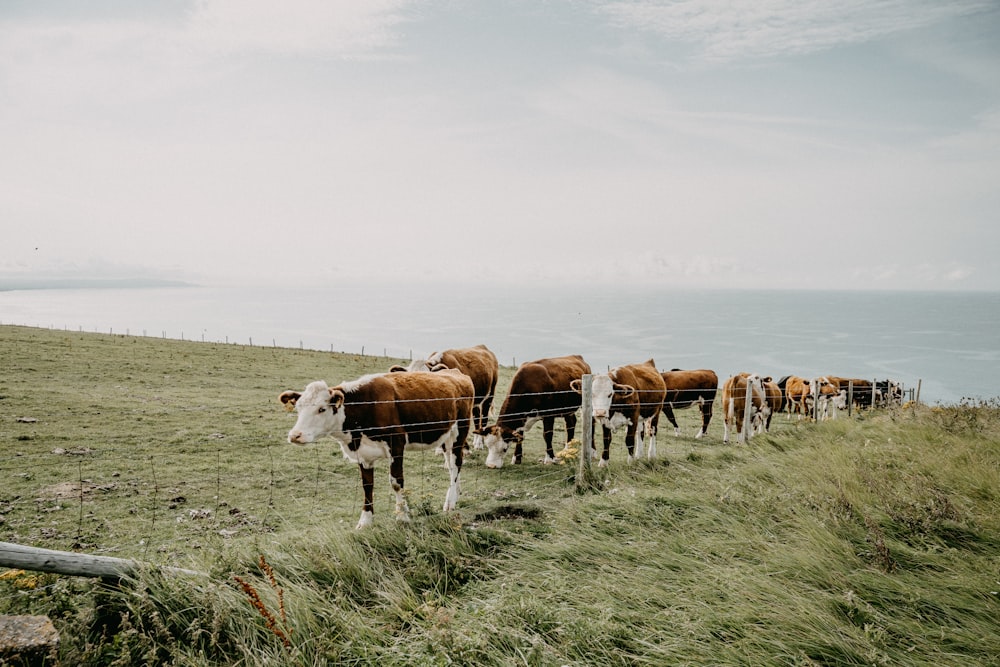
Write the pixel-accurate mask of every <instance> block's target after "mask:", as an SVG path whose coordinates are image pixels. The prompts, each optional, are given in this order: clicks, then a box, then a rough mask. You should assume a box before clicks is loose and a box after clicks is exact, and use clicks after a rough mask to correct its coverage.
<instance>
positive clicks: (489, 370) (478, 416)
mask: <svg viewBox="0 0 1000 667" xmlns="http://www.w3.org/2000/svg"><path fill="white" fill-rule="evenodd" d="M444 368H454V369H456V370H459V371H462V372H463V373H465V374H466V375H468V376H469V378H471V379H472V385H473V386H474V387H475V388H476V396H475V400H474V401H473V403H472V432H473V433H474V434H475V435H474V436H473V439H472V444H473V446H474V447H475V448H476V449H482V447H483V436H484V430H485V429H486V422H487V420H488V419H489V417H490V408H491V407H492V406H493V397H494V395H495V393H496V388H497V378H498V377H499V375H500V373H499V369H500V366H499V364H498V363H497V357H496V355H495V354H493V352H492V351H491V350H490V349H489V348H488V347H486V346H485V345H476V346H475V347H465V348H459V349H455V350H445V351H444V352H435V353H434V354H432V355H431V356H429V357H428V358H427V359H415V360H414V361H412V362H410V365H409V366H393V367H392V368H390V369H389V370H390V371H393V372H399V371H439V370H441V369H444Z"/></svg>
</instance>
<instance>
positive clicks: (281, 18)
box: [188, 0, 411, 57]
mask: <svg viewBox="0 0 1000 667" xmlns="http://www.w3.org/2000/svg"><path fill="white" fill-rule="evenodd" d="M410 4H411V2H410V1H408V0H365V1H364V2H356V1H355V0H286V1H284V2H271V1H270V0H200V1H199V2H198V4H197V6H196V8H195V10H194V12H193V13H192V15H191V18H190V23H189V26H188V29H189V37H191V38H192V39H193V40H194V41H195V42H197V43H198V44H200V45H201V46H202V47H203V48H207V49H209V50H212V51H221V52H261V53H269V54H282V55H329V56H337V57H363V56H370V55H371V54H373V53H374V52H377V51H379V50H383V49H387V48H390V47H392V46H393V45H394V44H395V43H396V42H397V41H398V39H399V33H398V32H397V28H398V27H399V26H400V24H402V23H404V22H405V21H406V20H407V19H406V16H405V10H406V8H407V6H408V5H410Z"/></svg>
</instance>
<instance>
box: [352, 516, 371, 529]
mask: <svg viewBox="0 0 1000 667" xmlns="http://www.w3.org/2000/svg"><path fill="white" fill-rule="evenodd" d="M373 518H374V515H373V514H372V513H371V512H362V513H361V518H360V519H358V525H357V526H355V529H356V530H361V529H362V528H367V527H368V526H370V525H372V519H373Z"/></svg>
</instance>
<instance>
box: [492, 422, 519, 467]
mask: <svg viewBox="0 0 1000 667" xmlns="http://www.w3.org/2000/svg"><path fill="white" fill-rule="evenodd" d="M484 444H485V445H486V467H487V468H502V467H503V455H504V454H506V453H507V450H508V449H510V447H511V445H515V444H517V432H516V431H510V430H508V429H501V428H500V427H499V426H493V427H491V428H490V429H489V431H487V432H486V437H485V438H484Z"/></svg>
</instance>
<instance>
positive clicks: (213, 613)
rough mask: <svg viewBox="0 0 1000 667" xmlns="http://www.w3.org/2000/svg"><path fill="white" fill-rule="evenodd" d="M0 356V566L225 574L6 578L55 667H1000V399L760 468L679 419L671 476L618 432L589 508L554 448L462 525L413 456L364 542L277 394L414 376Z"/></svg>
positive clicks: (260, 355) (98, 340)
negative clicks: (87, 565) (293, 432)
mask: <svg viewBox="0 0 1000 667" xmlns="http://www.w3.org/2000/svg"><path fill="white" fill-rule="evenodd" d="M472 342H478V341H472ZM487 343H488V341H487ZM0 359H3V374H2V375H0V448H2V451H3V453H4V455H5V456H4V458H3V460H2V462H0V517H2V519H0V540H4V541H14V542H19V543H23V544H29V545H37V546H43V547H48V548H56V549H74V548H75V549H79V550H82V551H85V552H88V553H100V554H113V555H118V556H127V557H136V558H141V559H143V560H146V561H149V562H152V563H156V564H165V565H179V566H181V567H185V568H189V569H195V570H198V571H201V572H204V573H206V574H207V575H208V576H205V577H177V576H161V575H159V574H157V573H156V572H155V571H150V572H147V573H144V574H143V575H141V576H140V577H139V579H140V581H137V582H130V583H129V584H126V585H124V586H122V587H121V588H108V587H105V586H102V585H100V584H99V583H95V582H92V581H89V580H84V579H79V578H73V577H60V576H55V575H40V576H32V575H30V573H25V574H18V573H11V574H10V575H7V576H4V575H3V574H2V573H0V612H2V613H44V614H48V615H49V616H50V617H52V618H53V620H54V621H55V623H56V624H57V627H58V628H59V630H60V633H61V636H62V643H61V648H60V652H61V655H60V658H61V660H62V662H63V663H64V664H83V665H108V664H141V663H150V664H179V665H217V664H245V665H272V664H289V665H302V664H306V665H309V664H328V663H334V664H340V663H343V664H362V665H367V664H378V665H424V664H431V665H437V664H441V665H444V664H461V665H511V664H526V665H664V664H668V665H883V664H884V665H998V664H1000V620H998V619H1000V594H998V591H1000V405H998V404H997V402H995V401H991V402H979V403H971V402H965V403H963V404H959V405H951V406H936V407H933V408H931V407H926V406H907V407H905V408H902V409H897V410H893V411H889V412H876V413H864V414H862V415H860V416H859V417H857V418H855V419H852V420H848V419H838V420H836V421H832V422H824V423H821V424H811V423H806V422H796V421H788V420H787V419H785V418H784V417H779V418H776V419H775V420H774V422H773V423H772V433H771V434H768V435H765V436H759V437H757V438H754V439H753V440H752V442H751V443H750V445H749V446H739V445H735V444H731V445H728V446H726V445H722V444H721V435H722V428H721V421H720V419H719V415H718V411H717V414H716V417H715V419H714V420H713V423H712V426H711V427H710V429H709V436H708V437H707V438H705V439H703V440H694V439H693V438H691V437H689V436H690V435H693V433H694V432H695V431H696V428H697V422H698V415H697V414H696V412H695V411H694V410H687V411H680V412H678V413H677V414H678V417H679V418H680V419H681V420H682V427H683V428H684V433H685V434H687V435H684V436H682V437H680V438H675V437H674V436H673V435H672V429H670V428H669V427H667V428H661V435H660V438H659V443H658V449H659V453H660V458H659V459H658V460H657V461H654V462H649V463H647V462H640V463H636V464H633V465H631V466H629V465H627V464H626V463H625V456H624V447H623V445H622V442H621V434H618V435H616V438H615V444H614V445H613V446H612V453H611V466H610V467H609V468H607V469H602V470H595V471H593V474H592V476H591V478H592V480H593V482H594V487H593V488H592V489H590V490H587V491H583V492H577V491H576V490H575V487H574V484H573V478H574V473H575V467H574V466H541V465H539V464H537V463H536V461H537V459H538V458H540V457H541V456H542V453H543V448H542V443H541V429H540V427H539V426H536V427H535V428H534V429H533V430H532V432H531V433H530V434H529V438H528V441H527V445H526V457H525V463H524V464H523V465H521V466H516V467H515V466H505V467H504V468H502V469H501V470H498V471H489V470H486V469H485V468H484V466H483V460H484V456H483V454H482V453H481V452H476V453H473V454H472V455H471V456H470V459H469V461H468V463H467V465H466V467H465V469H464V470H463V481H462V491H463V494H462V498H461V500H460V502H459V510H458V511H457V512H455V513H452V514H450V515H444V514H442V512H441V503H442V501H443V498H444V491H445V488H446V485H447V480H446V474H445V471H444V470H443V469H442V467H441V459H440V457H436V456H434V455H433V454H422V455H416V456H413V457H408V459H407V464H406V475H407V476H406V481H407V488H408V490H409V494H410V504H411V507H412V508H413V510H414V511H413V520H412V521H411V522H410V523H409V524H398V523H397V522H396V521H394V519H393V517H392V498H391V493H390V491H389V484H388V479H387V470H386V467H385V466H384V465H383V466H379V467H378V469H377V471H376V492H377V505H376V517H375V526H374V527H373V528H372V529H370V530H367V531H363V532H357V531H355V530H354V529H353V526H354V523H355V522H356V520H357V517H358V514H359V513H360V496H361V491H360V484H359V482H358V473H357V469H356V467H353V466H350V465H347V464H345V463H344V462H343V460H342V459H341V457H340V454H339V451H337V450H338V449H339V448H336V447H335V446H334V445H333V443H332V441H330V442H326V443H320V444H316V445H311V446H307V447H298V446H293V445H288V444H287V443H286V442H285V433H286V432H287V430H288V429H289V427H290V426H291V424H292V423H293V421H294V418H293V416H292V415H289V414H287V413H285V412H284V411H283V410H282V409H281V406H280V405H279V404H278V402H277V400H276V397H277V395H278V393H279V392H280V391H281V390H283V389H287V388H301V387H303V386H304V385H305V384H306V383H307V382H309V381H311V380H313V379H318V378H324V379H327V380H328V381H338V380H341V379H347V378H353V377H357V376H358V375H361V374H363V373H367V372H372V371H380V370H384V369H386V368H387V367H388V366H389V365H390V364H391V363H394V362H396V361H399V360H395V359H384V358H379V357H361V356H355V355H340V354H329V353H323V352H311V351H302V350H292V349H274V348H260V347H253V348H251V347H246V346H236V345H221V344H208V343H191V342H179V341H168V340H162V339H147V338H129V337H123V336H111V335H98V334H82V333H66V332H58V331H47V330H39V329H28V328H22V327H8V326H4V327H0ZM623 361H630V360H623ZM512 373H513V369H510V368H504V369H502V379H501V387H500V391H499V395H500V397H501V399H502V397H503V396H505V395H506V387H507V385H508V384H509V381H510V377H511V375H512ZM19 417H30V418H33V419H37V421H36V422H31V423H22V422H18V421H17V418H19ZM664 423H665V422H664ZM563 438H564V436H563V435H562V434H557V442H561V441H562V439H563ZM53 452H56V453H53ZM81 482H82V484H81ZM262 556H263V557H264V559H265V562H266V563H267V564H269V565H270V567H273V572H274V584H275V586H276V587H277V588H280V590H281V592H282V595H281V599H283V602H284V611H285V617H284V618H282V615H281V611H280V605H279V597H278V593H277V590H276V587H275V586H272V582H271V581H270V579H269V577H268V575H267V573H266V570H265V569H262V564H261V561H260V558H261V557H262ZM237 576H238V577H240V578H242V579H243V580H244V581H245V582H247V583H248V584H250V585H251V586H252V587H253V589H254V590H255V591H256V592H257V594H258V595H259V599H260V604H261V607H262V609H263V610H264V611H263V613H262V611H261V610H260V609H257V608H255V607H254V606H253V605H252V604H251V599H250V598H249V597H248V595H247V594H246V593H245V592H244V590H243V589H241V587H240V586H239V585H238V583H237V581H236V579H235V577H237ZM266 616H270V617H271V619H273V623H274V625H273V626H272V628H269V627H268V619H267V618H266ZM279 635H284V636H285V637H286V638H287V640H288V645H287V646H286V644H285V643H284V642H283V641H282V638H281V636H279Z"/></svg>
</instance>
